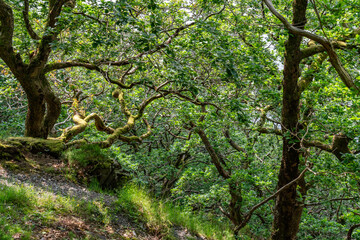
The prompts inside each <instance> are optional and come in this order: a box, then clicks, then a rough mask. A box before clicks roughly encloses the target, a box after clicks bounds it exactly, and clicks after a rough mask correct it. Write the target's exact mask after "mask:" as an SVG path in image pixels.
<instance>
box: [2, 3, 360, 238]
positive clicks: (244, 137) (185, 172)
mask: <svg viewBox="0 0 360 240" xmlns="http://www.w3.org/2000/svg"><path fill="white" fill-rule="evenodd" d="M6 2H8V3H9V4H10V5H11V6H12V7H14V15H15V23H16V26H15V29H16V30H15V33H14V41H13V42H14V48H16V49H17V52H18V53H19V54H20V56H21V57H22V58H23V59H24V61H25V63H27V62H29V60H30V56H31V53H32V52H34V51H36V46H37V43H38V40H33V39H31V38H30V37H29V35H28V34H27V33H26V29H25V26H24V24H21V23H22V1H6ZM292 2H293V1H284V0H280V1H273V4H274V6H275V8H276V9H277V10H278V11H279V13H280V14H282V15H283V16H284V17H285V18H286V19H288V21H289V22H291V21H292ZM224 3H225V1H218V0H216V1H178V0H174V1H141V0H129V1H95V0H92V1H77V4H76V7H75V8H74V9H71V8H68V7H65V8H64V10H63V13H62V14H61V16H60V17H59V23H58V24H59V28H61V27H63V30H62V32H61V34H59V37H58V38H57V39H56V40H55V41H54V42H52V44H51V48H52V54H51V56H50V59H49V63H51V64H56V63H59V62H72V61H74V62H78V63H87V64H92V65H93V67H94V66H96V67H100V68H101V70H102V71H103V72H101V71H97V70H94V69H93V68H90V67H88V68H86V67H81V64H79V65H78V66H80V67H76V68H75V67H74V68H70V67H69V68H64V69H58V70H53V71H49V72H48V73H47V77H48V79H49V80H50V82H51V85H52V88H53V90H54V92H55V93H56V94H57V95H58V96H59V98H60V99H61V101H62V103H63V104H62V111H61V115H60V117H59V120H58V122H57V124H55V127H54V129H53V132H52V133H51V134H52V135H53V136H59V135H60V134H61V132H62V130H63V129H66V128H68V127H71V126H73V125H74V123H72V121H71V118H72V117H73V115H74V113H75V112H80V113H81V114H83V115H84V116H87V115H89V114H90V113H93V112H95V113H98V114H99V115H101V116H102V118H103V120H104V122H105V123H106V125H107V126H110V127H112V128H114V129H116V128H119V127H122V126H124V125H125V124H126V122H127V116H126V112H125V111H124V110H123V109H122V108H121V106H120V104H119V100H118V99H114V98H113V97H112V96H111V92H112V91H113V90H114V89H115V88H119V87H118V84H116V83H115V84H114V83H111V81H110V82H109V78H110V79H111V80H113V81H120V80H121V81H123V82H122V84H123V85H126V86H127V87H124V86H123V87H120V88H122V91H123V92H124V101H126V105H127V108H128V109H129V111H130V112H132V113H138V111H139V109H140V107H141V106H142V105H143V103H144V102H146V100H147V99H149V98H150V97H152V96H156V95H157V94H160V95H161V97H160V98H159V99H157V100H156V101H152V102H151V103H150V104H149V105H147V106H146V109H145V110H144V114H143V116H142V118H143V119H147V121H148V122H149V123H150V125H151V127H152V134H151V136H149V137H148V138H146V139H141V141H133V142H126V141H121V140H119V139H118V140H119V141H117V142H115V143H114V144H113V145H112V146H111V147H110V148H109V150H101V149H100V148H99V147H98V146H97V145H96V144H94V143H97V142H99V141H102V140H104V139H106V138H107V136H108V135H107V134H106V133H104V132H99V131H97V130H96V129H95V126H94V124H93V123H89V126H88V127H87V129H86V130H85V131H84V132H82V133H81V134H79V136H77V137H75V140H79V139H86V141H88V142H89V143H92V144H90V145H85V146H82V147H80V148H79V149H70V150H68V151H67V152H66V153H65V156H66V158H67V159H68V160H69V163H70V164H77V166H78V167H81V168H82V167H88V165H89V164H90V165H94V164H99V165H101V164H105V165H106V164H108V163H109V162H111V161H112V160H116V161H118V162H119V163H120V165H121V166H122V168H123V169H125V170H126V171H128V172H129V175H131V176H132V182H133V183H134V184H136V185H140V186H141V187H144V188H145V189H147V190H148V191H150V192H151V193H152V194H151V195H147V194H145V193H144V192H145V190H143V189H142V188H140V189H137V188H135V187H128V188H125V189H124V190H123V191H121V192H120V193H119V201H118V203H117V204H118V207H119V208H120V209H122V210H127V211H129V213H130V214H131V215H134V217H135V218H140V219H142V220H144V221H146V222H147V223H148V225H149V228H150V229H151V230H152V231H154V232H157V231H161V230H160V229H165V230H164V231H165V232H166V233H167V234H168V235H171V232H170V229H171V226H172V225H173V224H175V225H177V224H180V225H183V226H186V227H187V228H188V229H190V230H192V231H195V232H199V233H201V234H203V235H206V236H209V237H214V238H217V239H221V236H224V234H223V232H224V231H225V232H226V234H229V235H225V236H226V237H228V238H227V239H230V238H231V237H232V236H231V234H230V232H231V230H230V228H231V227H234V226H231V224H230V222H229V220H228V219H227V217H226V216H225V215H226V214H224V213H223V212H225V213H228V212H229V210H230V208H231V206H230V200H231V194H230V192H229V184H235V185H236V184H237V186H238V188H239V189H240V191H239V193H240V194H241V197H242V200H241V210H242V213H243V214H246V213H247V212H248V211H249V210H250V209H251V208H252V207H253V206H255V205H256V204H257V203H259V202H261V201H262V200H264V199H266V198H267V197H269V196H270V195H271V194H273V193H275V192H276V190H277V185H276V184H277V182H278V179H277V178H278V170H279V168H280V163H281V154H282V151H283V149H282V137H283V136H281V134H282V132H283V135H284V138H287V139H289V138H292V141H295V142H301V144H300V145H301V148H300V149H297V150H298V151H299V152H300V153H301V157H300V166H299V169H300V171H302V170H303V169H304V168H305V167H306V166H312V169H311V171H312V172H311V171H308V172H307V173H306V175H305V182H306V187H308V190H307V194H306V196H302V197H303V199H304V203H303V204H305V209H304V213H303V216H302V221H301V223H300V230H299V234H298V236H299V239H340V238H344V236H346V233H347V231H348V229H349V228H350V227H351V226H352V225H355V224H357V223H358V220H359V218H358V206H357V203H358V200H359V189H358V183H359V181H360V179H359V177H360V175H359V169H360V165H359V164H360V160H359V156H358V153H359V147H360V139H359V136H360V122H359V121H360V111H359V107H360V99H359V96H358V92H356V91H353V90H350V89H348V88H347V87H346V86H345V84H344V83H343V82H342V81H341V79H340V78H339V76H338V74H337V73H336V71H335V70H334V69H333V67H332V65H331V63H330V62H329V61H328V57H327V56H326V57H325V59H324V60H323V61H321V62H319V63H318V65H317V66H318V68H317V69H314V67H313V63H314V62H316V61H318V56H319V54H321V53H316V54H313V55H310V56H309V57H306V58H304V59H303V60H302V61H301V64H300V68H301V72H300V78H299V81H302V80H304V79H311V80H310V81H309V82H308V85H306V87H305V88H304V91H303V92H302V93H301V97H300V102H301V103H300V115H299V124H298V125H299V126H298V128H299V131H298V132H299V134H298V135H297V136H296V139H294V138H293V137H294V136H291V132H290V131H289V129H282V123H281V121H282V105H283V97H284V96H283V92H282V88H283V86H282V78H283V69H284V65H283V62H284V58H285V56H286V53H285V44H286V40H287V39H288V36H289V34H292V33H289V32H288V30H287V29H286V28H285V27H284V26H283V25H282V24H281V22H280V21H279V20H278V19H277V18H275V17H274V15H273V14H271V12H270V11H269V10H268V8H266V6H265V5H264V4H262V3H261V1H243V0H238V1H226V5H224ZM314 3H315V4H316V7H315V6H314ZM47 5H48V3H47V1H30V12H29V16H30V19H31V24H32V26H33V28H34V30H35V31H36V32H41V31H42V30H44V29H42V27H41V26H42V24H43V23H44V22H45V21H46V19H45V17H46V13H47ZM359 5H360V2H359V1H358V0H352V1H350V0H344V1H328V0H318V1H308V9H307V14H306V17H307V23H306V26H305V29H306V30H308V31H310V32H313V33H314V34H318V35H320V36H322V37H324V38H326V39H329V40H331V41H342V42H344V43H346V46H344V45H342V46H341V48H340V47H338V46H337V45H336V43H333V47H334V48H335V49H336V53H337V54H338V56H339V58H340V61H341V62H342V63H343V65H344V67H345V68H346V70H347V71H348V72H349V73H350V75H351V76H352V78H353V80H354V84H355V85H357V86H360V84H359V80H360V74H359V60H360V59H359V54H358V53H359V44H360V37H359V36H360V35H359V32H356V31H357V30H356V28H357V27H358V26H359V23H360V14H359V9H358V6H359ZM317 12H318V13H319V16H318V15H317ZM319 17H320V19H319ZM185 26H186V27H185ZM181 27H184V29H182V30H181V31H179V35H177V36H176V37H174V38H171V36H173V34H175V32H176V31H177V30H178V29H180V28H181ZM169 38H171V41H168V40H169ZM162 44H165V45H162ZM311 44H312V43H311V42H309V39H307V38H303V40H302V42H301V50H305V49H308V47H311ZM316 46H317V47H321V46H320V44H317V45H316ZM125 60H126V61H128V62H127V63H126V64H125V63H124V64H123V65H121V64H119V65H118V66H116V64H115V63H118V62H121V61H125ZM0 71H1V74H0V137H1V138H5V137H8V136H10V135H11V136H14V135H16V136H17V135H21V133H22V132H23V130H24V119H25V114H26V113H25V112H26V108H27V105H26V104H27V103H26V96H25V95H24V93H23V92H22V90H21V88H20V86H19V84H18V83H17V81H16V79H15V78H14V76H12V74H11V73H10V71H9V69H8V68H7V66H6V65H5V64H4V63H3V62H0ZM104 72H105V73H106V74H105V75H106V77H108V78H106V77H105V78H104V74H102V73H104ZM129 72H130V73H129ZM131 84H134V85H133V86H132V87H128V86H130V85H131ZM302 86H305V85H302ZM202 107H203V108H202ZM199 129H201V130H203V131H204V132H205V133H206V136H207V137H208V139H209V142H210V144H211V146H212V147H213V149H214V150H215V152H216V153H218V154H220V155H221V156H222V159H223V161H224V163H221V164H222V166H223V167H224V169H225V170H226V171H228V172H231V177H230V178H228V179H224V178H223V177H221V176H220V175H219V172H218V169H217V168H216V166H215V165H214V164H213V162H212V159H211V158H210V156H209V152H208V150H207V149H206V148H205V145H204V143H203V142H202V141H201V139H200V137H199V136H198V135H197V134H196V131H197V130H199ZM224 130H228V131H229V134H230V138H231V140H232V141H233V142H235V143H236V144H237V145H238V146H240V147H241V150H239V149H236V148H234V146H233V145H232V144H231V143H230V142H229V138H228V137H226V136H225V135H224ZM146 131H147V128H146V126H145V124H143V123H141V121H138V122H137V123H136V124H135V127H134V128H133V129H131V131H130V132H128V133H127V134H126V137H130V136H140V135H141V134H143V133H145V132H146ZM281 131H282V132H281ZM340 133H342V134H344V135H346V136H347V137H348V138H349V145H348V148H349V153H347V155H344V156H342V159H341V160H339V158H337V157H335V156H334V154H332V152H333V151H334V149H330V150H329V148H330V147H331V144H332V142H333V137H334V136H335V135H337V134H340ZM311 143H312V144H311ZM315 143H317V144H315ZM318 143H321V144H323V145H321V146H322V148H321V147H319V144H318ZM325 145H326V146H327V147H329V148H326V147H324V146H325ZM324 149H325V150H324ZM326 149H327V150H326ZM93 160H95V162H94V161H93ZM91 185H92V186H93V187H94V188H95V189H98V187H99V186H98V183H97V182H96V181H94V182H92V183H91ZM150 196H156V197H159V198H162V199H163V201H165V202H166V201H172V202H174V205H172V204H168V203H158V202H156V201H155V200H154V199H155V197H154V198H152V197H150ZM274 202H275V201H273V200H271V201H269V202H267V203H266V204H264V205H262V206H261V207H260V208H258V209H257V210H256V211H255V212H254V213H253V215H252V217H251V219H250V220H249V222H248V224H247V226H246V227H245V228H243V230H242V233H243V234H246V235H247V236H250V237H251V238H254V239H260V238H261V237H265V238H268V237H270V235H271V231H272V229H271V224H272V220H273V216H272V213H273V212H272V209H273V206H274ZM239 204H240V203H239ZM175 206H176V207H175ZM177 206H179V207H177ZM192 211H194V212H196V213H197V212H199V211H200V212H202V213H204V216H205V215H206V216H211V217H209V219H217V220H216V224H217V225H216V224H213V223H209V222H208V221H205V220H203V218H202V216H203V215H202V214H201V217H198V218H197V217H195V216H193V214H192ZM104 218H105V217H104ZM104 221H105V220H104ZM186 224H188V225H186ZM229 226H230V227H229ZM224 229H225V230H224ZM4 231H5V230H4ZM6 231H9V232H11V231H12V230H6ZM24 231H25V230H24ZM26 231H28V230H26ZM6 234H8V233H6ZM359 234H360V232H359V230H355V231H354V233H353V238H356V237H359ZM242 237H243V238H244V239H245V236H242ZM250 237H249V238H250Z"/></svg>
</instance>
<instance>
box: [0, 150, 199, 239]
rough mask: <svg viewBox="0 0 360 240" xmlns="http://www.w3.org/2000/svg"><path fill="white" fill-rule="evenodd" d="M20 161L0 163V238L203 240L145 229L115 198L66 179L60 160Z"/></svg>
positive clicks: (39, 157)
mask: <svg viewBox="0 0 360 240" xmlns="http://www.w3.org/2000/svg"><path fill="white" fill-rule="evenodd" d="M25 159H26V160H24V161H19V160H1V159H0V239H44V240H45V239H205V238H202V237H199V236H197V237H194V236H192V235H191V234H190V233H189V232H188V231H187V230H186V229H184V228H181V227H173V228H172V230H171V234H170V235H169V232H167V233H166V234H164V232H163V231H162V230H161V229H155V230H154V229H149V228H148V227H147V223H146V222H143V221H141V220H137V219H134V217H131V215H129V213H128V212H126V211H124V208H122V207H121V206H120V207H119V205H121V203H119V202H118V201H117V200H118V199H117V196H116V194H111V193H104V192H102V191H101V190H100V191H94V190H91V189H89V188H87V187H86V186H84V185H82V184H78V183H75V182H74V181H70V180H69V179H68V178H67V177H66V175H67V172H66V169H67V168H66V165H65V164H64V162H63V161H62V160H60V159H57V158H54V157H51V156H48V155H44V154H31V153H26V154H25ZM125 207H126V206H125Z"/></svg>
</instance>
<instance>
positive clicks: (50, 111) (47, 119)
mask: <svg viewBox="0 0 360 240" xmlns="http://www.w3.org/2000/svg"><path fill="white" fill-rule="evenodd" d="M20 83H21V85H22V87H23V89H24V90H25V93H26V96H27V100H28V112H27V115H26V122H25V136H27V137H35V138H47V137H48V135H49V133H50V131H51V129H52V128H53V126H54V124H55V123H56V121H57V119H58V117H59V115H60V111H61V102H60V100H59V98H58V97H57V96H55V94H54V93H53V91H52V89H51V87H50V84H49V82H48V80H47V79H46V77H45V75H41V76H39V77H36V78H31V77H30V78H28V76H24V77H22V78H20Z"/></svg>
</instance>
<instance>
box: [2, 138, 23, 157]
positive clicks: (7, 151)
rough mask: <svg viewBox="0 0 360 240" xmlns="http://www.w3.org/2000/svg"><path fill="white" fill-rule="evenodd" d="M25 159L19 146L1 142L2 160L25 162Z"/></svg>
mask: <svg viewBox="0 0 360 240" xmlns="http://www.w3.org/2000/svg"><path fill="white" fill-rule="evenodd" d="M24 159H25V157H24V155H23V154H22V152H21V148H20V147H19V145H16V144H10V143H7V142H4V141H1V142H0V160H17V161H21V160H24Z"/></svg>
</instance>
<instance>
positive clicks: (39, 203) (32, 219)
mask: <svg viewBox="0 0 360 240" xmlns="http://www.w3.org/2000/svg"><path fill="white" fill-rule="evenodd" d="M61 219H65V221H62V220H61ZM67 219H68V220H67ZM72 219H77V220H78V223H75V224H78V225H79V226H78V228H79V229H80V230H82V228H83V226H84V225H89V224H90V225H92V226H90V227H89V229H91V231H89V232H90V233H87V232H86V231H85V230H84V231H83V232H82V233H81V234H80V235H79V234H78V233H75V232H72V230H73V229H74V226H72V225H74V223H71V224H72V225H69V224H67V223H66V221H70V222H71V221H73V220H72ZM110 222H111V213H110V212H109V209H108V207H106V206H104V204H103V203H102V202H101V201H84V200H81V201H80V200H76V199H73V198H69V197H63V196H59V195H54V194H52V193H51V192H46V191H40V192H39V191H36V190H35V188H33V187H31V186H24V185H12V186H7V185H3V184H0V240H8V239H9V240H10V239H14V238H17V237H18V238H20V239H37V237H39V234H40V235H41V234H43V233H46V232H49V231H53V232H54V231H59V230H58V229H67V231H65V232H66V235H64V239H96V237H95V238H94V237H93V235H94V232H95V233H99V234H102V235H104V233H103V232H101V231H104V230H103V229H105V228H106V227H107V226H109V224H110ZM75 228H76V227H75ZM63 232H64V231H63ZM49 234H50V233H49ZM105 235H107V236H109V237H111V238H113V237H114V238H115V239H118V237H119V236H115V235H111V234H109V233H105ZM72 236H75V237H72ZM40 238H41V237H40ZM40 238H39V239H40ZM59 239H63V238H59Z"/></svg>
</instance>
